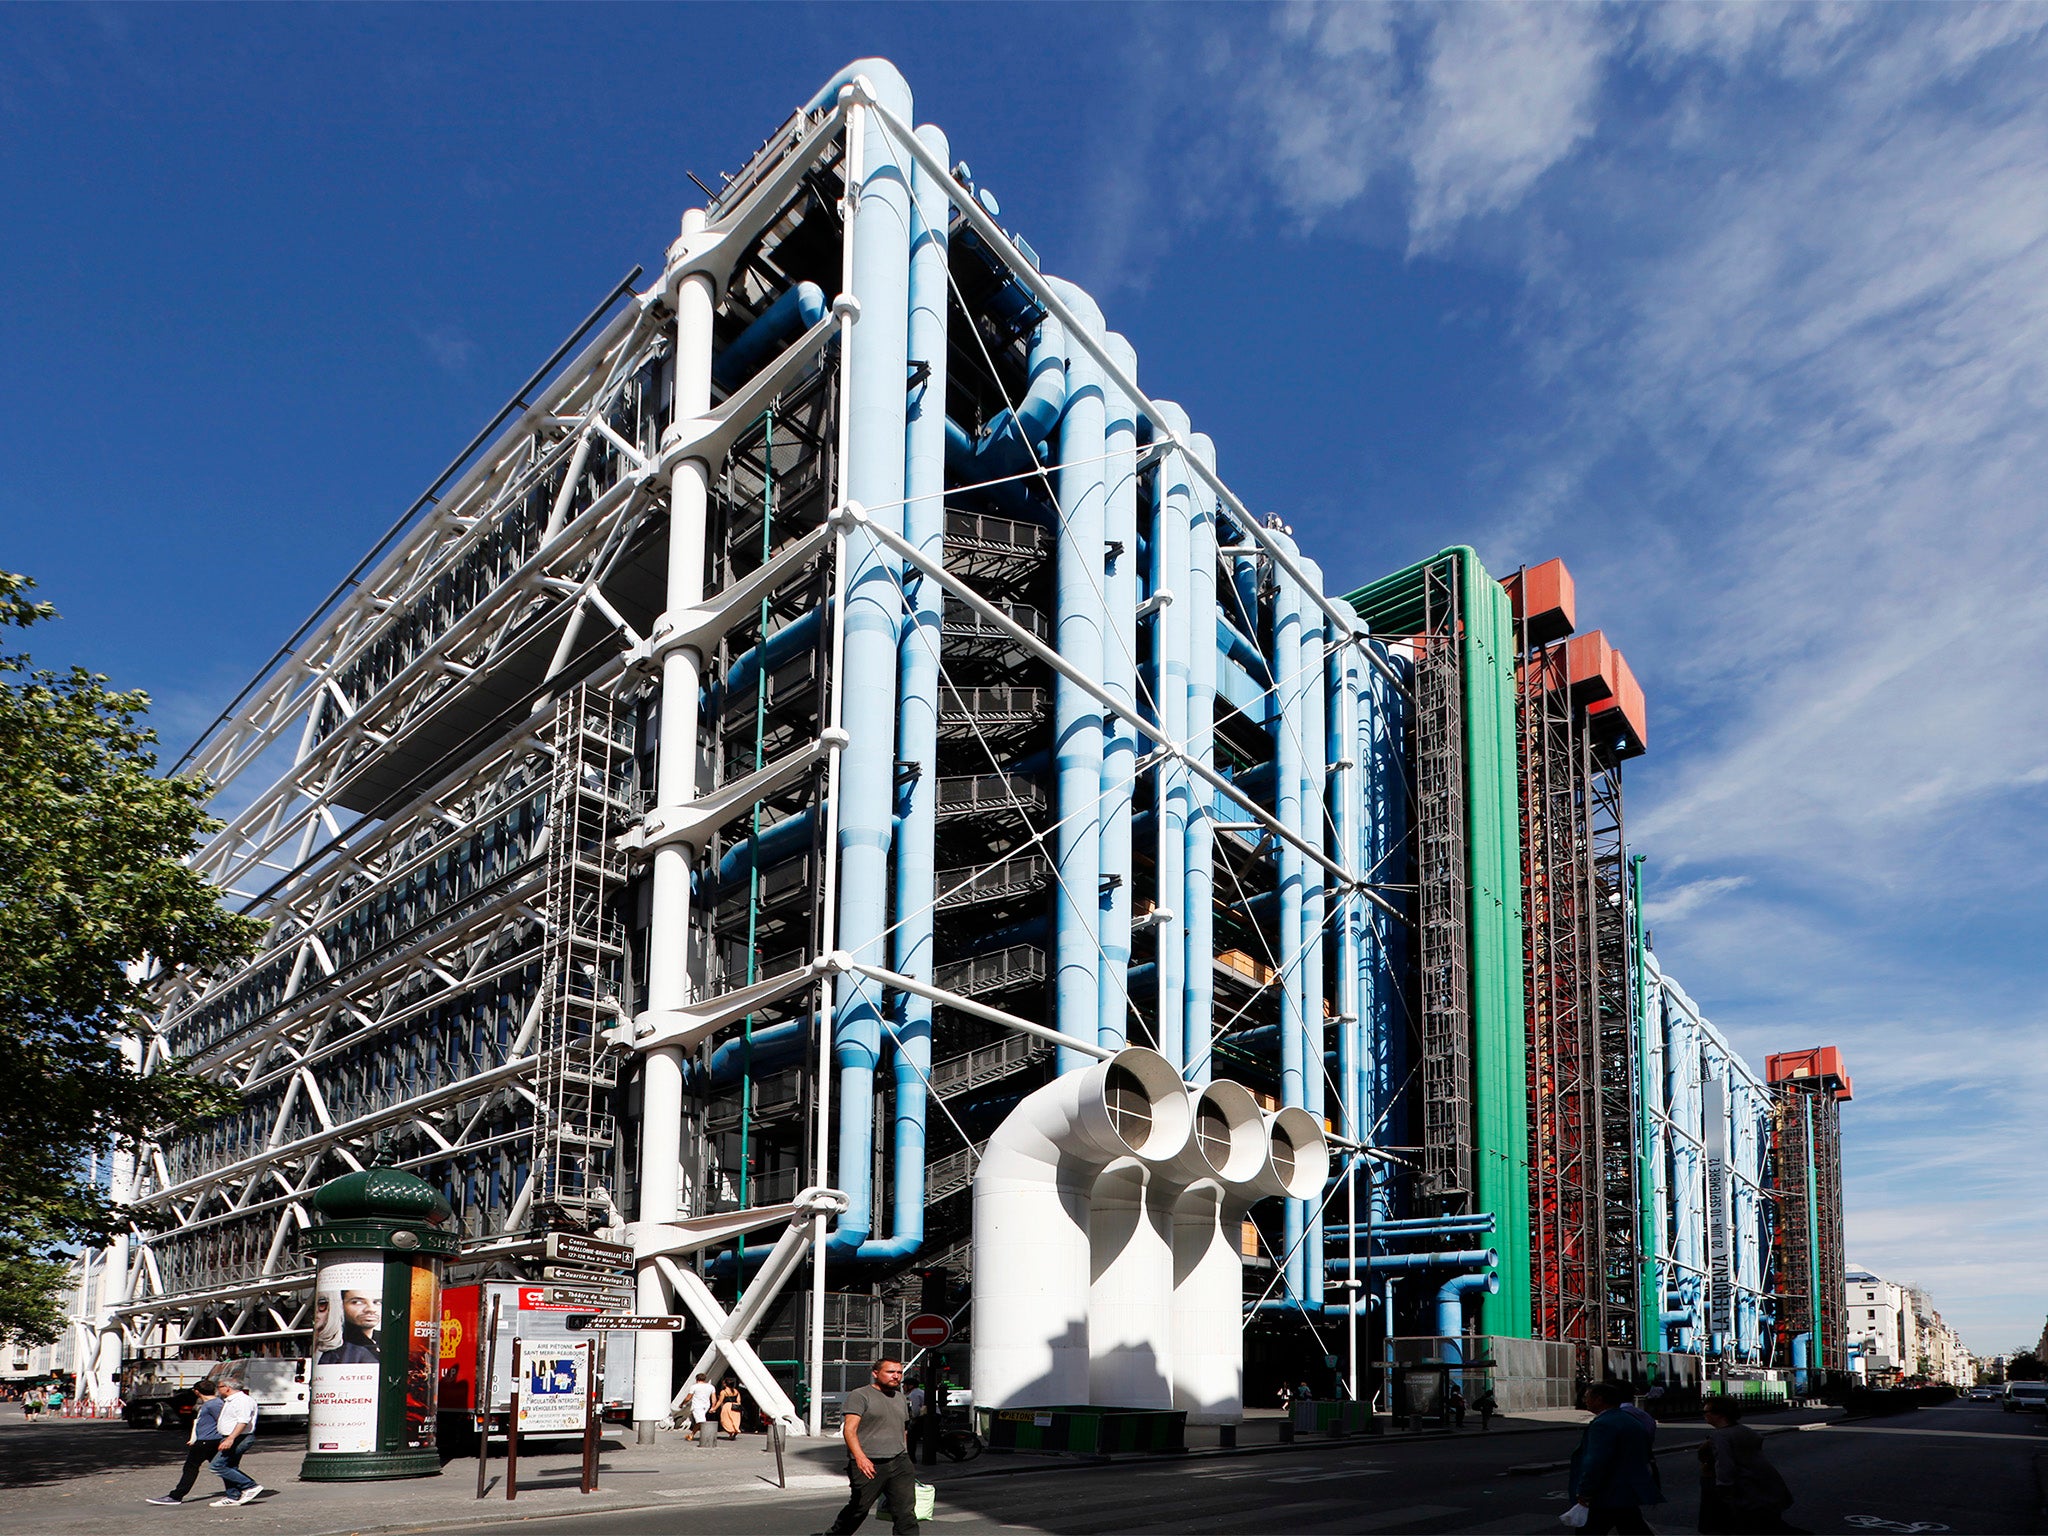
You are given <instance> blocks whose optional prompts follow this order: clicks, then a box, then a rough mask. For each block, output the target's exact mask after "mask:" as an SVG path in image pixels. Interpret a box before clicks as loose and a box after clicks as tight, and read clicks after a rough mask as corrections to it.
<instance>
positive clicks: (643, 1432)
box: [633, 1419, 661, 1445]
mask: <svg viewBox="0 0 2048 1536" xmlns="http://www.w3.org/2000/svg"><path fill="white" fill-rule="evenodd" d="M660 1428H661V1420H659V1419H635V1420H634V1421H633V1441H634V1443H635V1444H636V1445H652V1444H654V1432H655V1431H656V1430H658V1429H660Z"/></svg>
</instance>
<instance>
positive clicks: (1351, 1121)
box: [1329, 625, 1373, 1141]
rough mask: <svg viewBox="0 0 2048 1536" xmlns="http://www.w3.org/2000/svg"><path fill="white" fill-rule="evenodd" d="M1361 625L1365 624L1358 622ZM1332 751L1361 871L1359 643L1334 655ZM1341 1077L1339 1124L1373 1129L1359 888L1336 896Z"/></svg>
mask: <svg viewBox="0 0 2048 1536" xmlns="http://www.w3.org/2000/svg"><path fill="white" fill-rule="evenodd" d="M1357 627H1358V628H1360V629H1362V628H1363V627H1364V626H1363V625H1359V626H1357ZM1330 666H1331V686H1330V690H1329V695H1330V701H1331V704H1332V719H1331V722H1330V733H1329V739H1330V742H1331V743H1332V745H1333V747H1334V749H1335V750H1334V751H1332V752H1331V754H1330V755H1331V756H1332V757H1340V758H1342V759H1344V760H1345V761H1346V762H1348V763H1349V765H1350V766H1349V767H1345V768H1339V769H1336V770H1335V771H1334V776H1333V778H1332V780H1331V785H1330V803H1331V807H1332V809H1333V810H1334V812H1335V817H1336V828H1335V833H1336V841H1335V847H1336V848H1337V850H1338V855H1339V857H1340V858H1341V859H1342V860H1343V862H1344V864H1345V866H1346V867H1347V868H1348V869H1350V870H1352V871H1353V872H1354V873H1358V874H1361V875H1362V874H1363V873H1364V872H1365V870H1366V868H1367V865H1366V857H1365V828H1364V821H1365V788H1364V784H1363V782H1362V780H1363V778H1364V759H1363V755H1362V754H1361V753H1360V751H1359V748H1358V686H1359V659H1358V647H1357V646H1356V645H1349V644H1347V645H1345V646H1344V647H1343V649H1342V650H1341V651H1339V652H1338V654H1337V655H1336V656H1334V657H1332V658H1331V662H1330ZM1336 990H1337V1081H1338V1082H1339V1083H1341V1084H1343V1095H1344V1102H1343V1106H1342V1112H1341V1115H1340V1118H1339V1124H1338V1129H1340V1130H1341V1131H1342V1132H1343V1133H1344V1134H1345V1135H1346V1136H1349V1137H1351V1138H1352V1140H1354V1141H1360V1140H1364V1139H1366V1138H1367V1137H1369V1136H1370V1135H1371V1133H1372V1128H1373V1127H1372V1120H1371V1118H1370V1116H1369V1115H1368V1114H1367V1113H1366V1108H1365V1106H1366V1091H1365V1090H1366V1078H1365V1051H1364V1038H1365V998H1364V991H1365V898H1364V897H1363V896H1361V895H1360V894H1359V893H1358V892H1356V891H1344V892H1341V893H1340V894H1339V895H1338V897H1337V989H1336Z"/></svg>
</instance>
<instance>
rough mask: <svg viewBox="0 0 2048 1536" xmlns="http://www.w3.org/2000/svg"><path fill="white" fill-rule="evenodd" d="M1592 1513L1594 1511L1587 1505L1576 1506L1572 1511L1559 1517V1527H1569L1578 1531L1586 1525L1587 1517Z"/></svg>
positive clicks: (1569, 1510)
mask: <svg viewBox="0 0 2048 1536" xmlns="http://www.w3.org/2000/svg"><path fill="white" fill-rule="evenodd" d="M1592 1513H1593V1511H1591V1510H1590V1509H1588V1508H1586V1506H1585V1505H1583V1504H1574V1505H1573V1506H1572V1507H1571V1508H1570V1509H1568V1510H1566V1511H1565V1512H1564V1513H1563V1514H1561V1515H1559V1516H1558V1517H1557V1523H1558V1524H1559V1525H1568V1526H1570V1527H1571V1528H1572V1529H1573V1530H1575V1531H1576V1530H1578V1529H1579V1528H1580V1527H1581V1526H1583V1525H1584V1524H1585V1523H1586V1518H1587V1516H1589V1515H1591V1514H1592Z"/></svg>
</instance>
